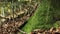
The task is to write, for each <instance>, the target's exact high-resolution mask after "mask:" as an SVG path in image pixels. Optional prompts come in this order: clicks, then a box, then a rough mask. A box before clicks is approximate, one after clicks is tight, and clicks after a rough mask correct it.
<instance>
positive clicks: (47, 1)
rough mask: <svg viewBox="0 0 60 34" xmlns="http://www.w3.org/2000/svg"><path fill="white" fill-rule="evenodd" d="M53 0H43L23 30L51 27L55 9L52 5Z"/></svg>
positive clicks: (29, 30)
mask: <svg viewBox="0 0 60 34" xmlns="http://www.w3.org/2000/svg"><path fill="white" fill-rule="evenodd" d="M51 2H52V0H42V1H41V2H40V4H39V7H38V8H37V10H36V12H35V14H34V16H32V17H31V18H30V20H29V21H28V23H27V24H26V25H25V26H24V27H23V28H22V30H23V31H25V32H27V33H29V32H31V31H32V30H34V29H37V28H39V29H49V28H51V27H52V26H53V24H54V22H55V21H54V20H53V15H54V9H53V6H51Z"/></svg>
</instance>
